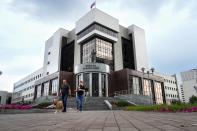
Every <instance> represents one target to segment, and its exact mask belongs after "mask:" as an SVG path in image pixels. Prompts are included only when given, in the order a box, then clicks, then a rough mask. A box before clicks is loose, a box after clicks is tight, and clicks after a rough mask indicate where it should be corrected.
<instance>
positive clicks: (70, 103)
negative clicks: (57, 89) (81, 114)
mask: <svg viewBox="0 0 197 131" xmlns="http://www.w3.org/2000/svg"><path fill="white" fill-rule="evenodd" d="M113 99H115V98H112V97H86V98H84V101H83V110H109V108H108V106H107V105H106V104H105V102H104V100H109V101H111V100H113ZM67 107H68V108H73V109H76V107H77V104H76V98H75V97H70V98H68V100H67Z"/></svg>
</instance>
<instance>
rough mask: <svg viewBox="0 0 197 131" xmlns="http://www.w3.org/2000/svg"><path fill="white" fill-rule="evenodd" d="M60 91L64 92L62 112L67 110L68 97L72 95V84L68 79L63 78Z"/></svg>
mask: <svg viewBox="0 0 197 131" xmlns="http://www.w3.org/2000/svg"><path fill="white" fill-rule="evenodd" d="M60 93H61V94H62V102H63V106H64V108H63V110H62V112H66V105H67V98H68V95H71V90H70V85H69V84H68V82H67V80H66V79H65V80H63V84H62V86H61V90H60Z"/></svg>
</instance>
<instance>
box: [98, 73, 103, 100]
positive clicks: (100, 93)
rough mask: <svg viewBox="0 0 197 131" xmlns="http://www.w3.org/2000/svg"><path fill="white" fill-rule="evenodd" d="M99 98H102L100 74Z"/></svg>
mask: <svg viewBox="0 0 197 131" xmlns="http://www.w3.org/2000/svg"><path fill="white" fill-rule="evenodd" d="M98 80H99V97H102V96H103V94H102V87H101V73H99V79H98Z"/></svg>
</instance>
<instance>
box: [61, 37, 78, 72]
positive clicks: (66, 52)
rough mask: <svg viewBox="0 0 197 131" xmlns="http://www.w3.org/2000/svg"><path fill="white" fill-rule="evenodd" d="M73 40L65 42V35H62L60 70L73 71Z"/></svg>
mask: <svg viewBox="0 0 197 131" xmlns="http://www.w3.org/2000/svg"><path fill="white" fill-rule="evenodd" d="M74 43H75V42H74V41H72V42H71V43H68V44H67V41H66V37H62V45H63V47H62V51H61V66H60V70H61V71H69V72H73V67H74Z"/></svg>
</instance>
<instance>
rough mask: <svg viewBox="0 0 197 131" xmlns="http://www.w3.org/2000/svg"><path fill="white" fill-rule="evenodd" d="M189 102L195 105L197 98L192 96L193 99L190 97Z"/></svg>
mask: <svg viewBox="0 0 197 131" xmlns="http://www.w3.org/2000/svg"><path fill="white" fill-rule="evenodd" d="M189 102H190V103H191V104H193V103H197V96H194V95H193V96H192V97H190V98H189Z"/></svg>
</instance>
